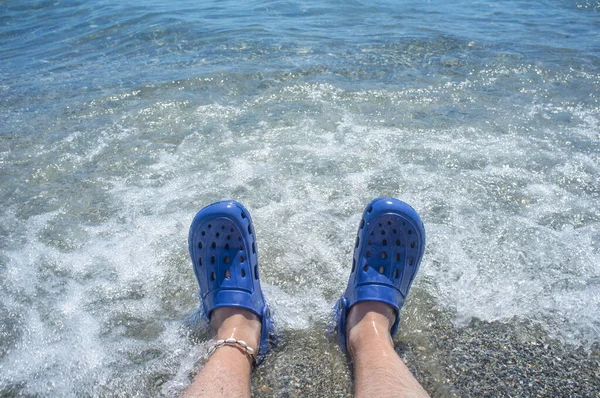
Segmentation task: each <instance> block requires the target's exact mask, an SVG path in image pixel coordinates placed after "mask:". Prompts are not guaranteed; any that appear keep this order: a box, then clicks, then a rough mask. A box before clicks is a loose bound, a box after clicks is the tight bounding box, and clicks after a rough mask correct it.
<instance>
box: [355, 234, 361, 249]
mask: <svg viewBox="0 0 600 398" xmlns="http://www.w3.org/2000/svg"><path fill="white" fill-rule="evenodd" d="M359 242H360V238H359V237H358V236H357V237H356V243H355V244H354V247H355V248H357V247H358V244H359Z"/></svg>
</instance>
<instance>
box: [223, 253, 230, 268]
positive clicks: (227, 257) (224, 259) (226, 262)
mask: <svg viewBox="0 0 600 398" xmlns="http://www.w3.org/2000/svg"><path fill="white" fill-rule="evenodd" d="M223 262H224V263H225V264H229V256H225V258H223ZM227 272H229V271H227Z"/></svg>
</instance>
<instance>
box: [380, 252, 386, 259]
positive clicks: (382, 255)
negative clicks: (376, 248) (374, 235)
mask: <svg viewBox="0 0 600 398" xmlns="http://www.w3.org/2000/svg"><path fill="white" fill-rule="evenodd" d="M381 258H382V259H384V260H385V259H386V258H387V253H386V252H381Z"/></svg>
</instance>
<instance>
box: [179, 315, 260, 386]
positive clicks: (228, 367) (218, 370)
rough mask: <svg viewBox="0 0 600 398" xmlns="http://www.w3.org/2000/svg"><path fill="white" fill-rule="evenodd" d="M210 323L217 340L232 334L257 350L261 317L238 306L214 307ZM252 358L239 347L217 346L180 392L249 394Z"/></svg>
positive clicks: (231, 336)
mask: <svg viewBox="0 0 600 398" xmlns="http://www.w3.org/2000/svg"><path fill="white" fill-rule="evenodd" d="M210 323H211V326H212V327H213V328H214V329H215V330H216V331H217V340H226V339H228V338H234V339H236V340H242V341H244V342H246V344H248V347H251V348H252V349H253V350H254V351H255V352H258V345H259V341H260V331H261V324H260V320H259V319H258V317H257V316H256V315H254V314H253V313H252V312H250V311H248V310H244V309H239V308H232V307H226V308H217V309H216V310H214V311H213V312H212V314H211V319H210ZM251 370H252V361H251V359H250V358H248V356H247V355H246V354H244V353H243V352H242V351H241V350H240V349H239V348H237V347H234V346H227V345H225V346H223V347H221V348H218V349H217V350H216V351H215V352H214V353H213V354H212V355H211V356H210V358H209V360H208V362H207V363H206V365H205V366H204V368H202V370H201V371H200V373H198V375H197V376H196V378H195V379H194V381H193V382H192V384H191V385H190V386H189V387H188V388H187V390H186V391H185V392H184V393H183V397H186V398H188V397H217V396H228V397H249V396H250V372H251Z"/></svg>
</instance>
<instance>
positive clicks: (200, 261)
mask: <svg viewBox="0 0 600 398" xmlns="http://www.w3.org/2000/svg"><path fill="white" fill-rule="evenodd" d="M198 264H200V266H201V267H202V257H199V258H198Z"/></svg>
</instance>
